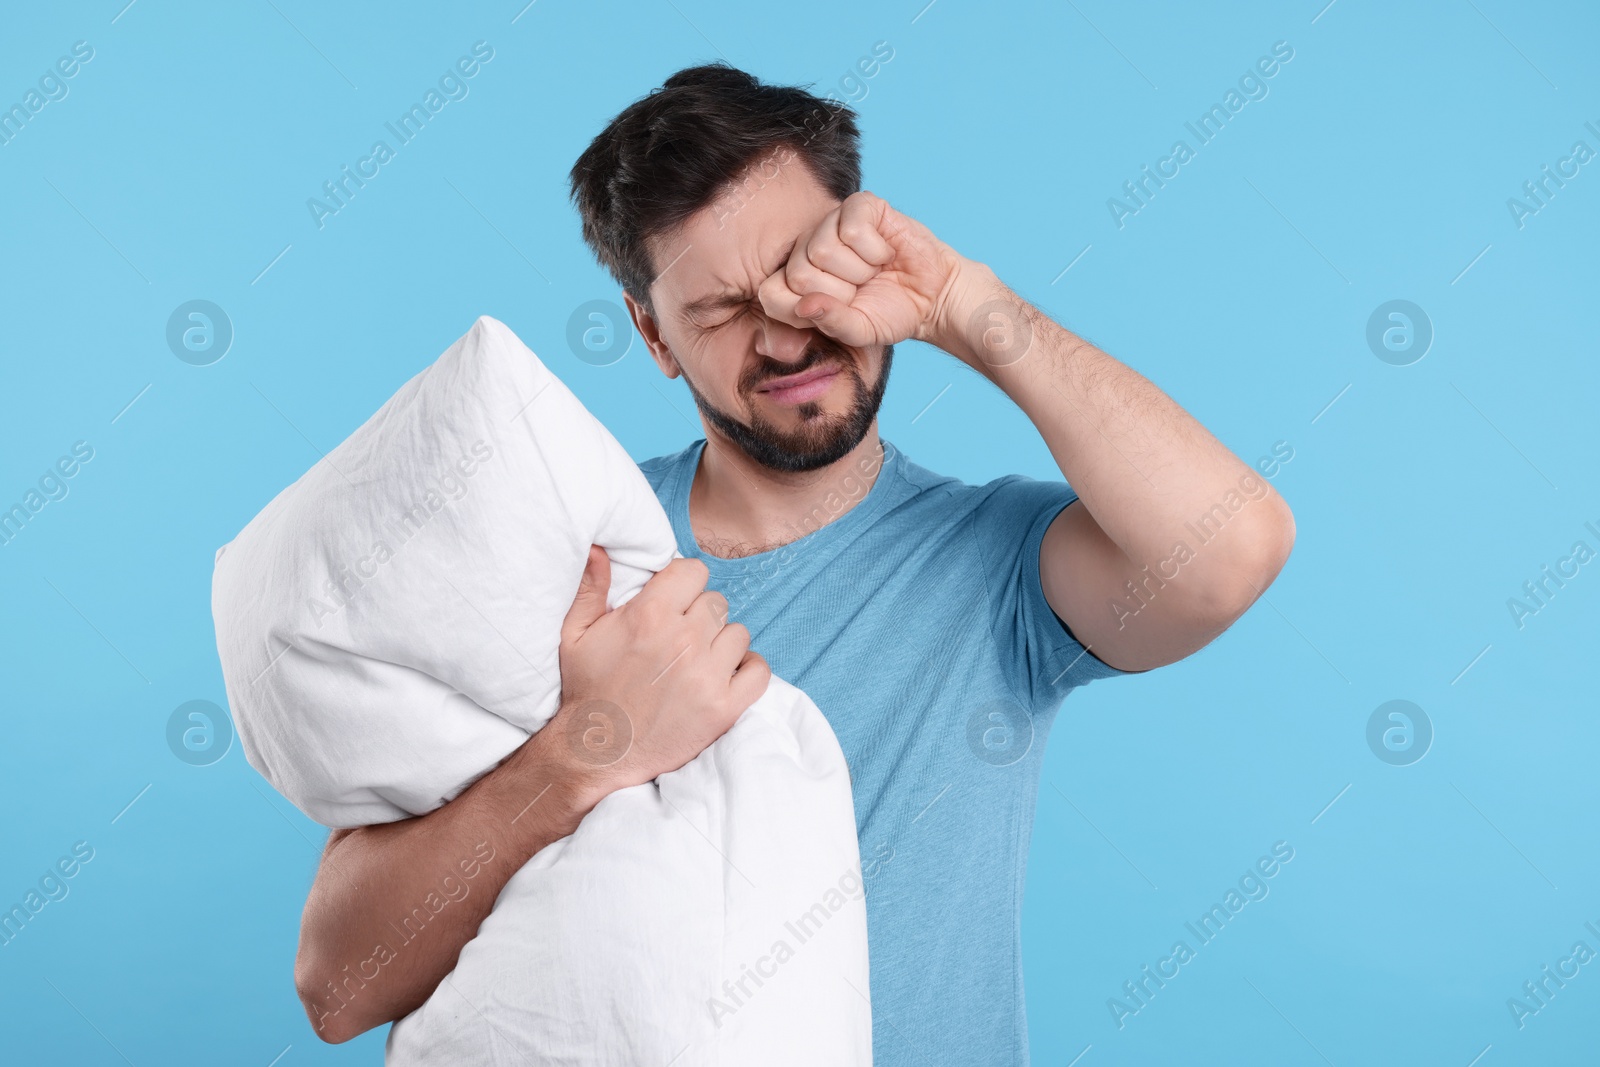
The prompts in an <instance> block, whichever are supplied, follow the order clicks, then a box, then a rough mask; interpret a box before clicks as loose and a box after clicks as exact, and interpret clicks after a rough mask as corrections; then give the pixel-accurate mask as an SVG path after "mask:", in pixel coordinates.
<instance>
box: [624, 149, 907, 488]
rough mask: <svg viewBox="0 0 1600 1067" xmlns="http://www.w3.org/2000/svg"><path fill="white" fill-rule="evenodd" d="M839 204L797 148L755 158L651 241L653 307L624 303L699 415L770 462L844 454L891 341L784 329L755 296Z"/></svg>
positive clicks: (872, 399)
mask: <svg viewBox="0 0 1600 1067" xmlns="http://www.w3.org/2000/svg"><path fill="white" fill-rule="evenodd" d="M838 206H839V201H837V200H835V199H834V198H833V197H832V196H830V195H829V194H828V192H827V190H826V189H824V188H823V187H822V185H821V184H820V183H819V182H818V181H817V180H816V179H815V178H814V177H812V175H811V172H810V170H809V169H808V168H807V167H806V166H805V164H804V163H802V162H801V161H800V158H799V156H798V155H796V154H794V153H792V152H790V151H789V150H787V149H779V150H778V151H777V152H776V153H773V154H770V155H767V156H764V157H762V158H760V159H758V160H757V162H756V163H755V164H753V165H752V166H751V167H750V169H749V170H747V171H746V173H745V174H743V175H740V177H739V178H738V179H737V180H736V181H734V182H733V183H731V184H730V185H729V187H728V189H727V190H726V191H725V193H724V195H722V196H721V197H719V198H718V199H716V200H714V201H713V202H712V203H711V204H710V205H709V206H707V207H706V208H704V209H702V210H701V211H700V212H699V213H697V214H696V215H694V216H692V217H691V218H690V219H689V220H688V221H687V222H686V223H684V224H683V226H681V227H679V228H678V229H677V230H676V231H674V232H672V233H669V234H664V235H662V236H660V237H658V238H656V239H654V240H652V241H651V244H650V247H651V253H652V256H653V258H654V262H655V265H656V269H657V278H656V281H655V283H654V284H653V285H652V286H651V288H650V295H651V299H652V303H653V304H654V306H655V314H654V315H653V316H651V315H647V314H645V313H644V312H643V311H642V309H640V308H638V307H637V306H635V308H634V314H635V321H636V322H638V324H639V328H640V332H641V334H642V335H643V336H644V338H645V340H646V341H647V342H649V344H650V350H651V355H652V356H653V357H654V358H655V360H656V362H657V364H658V365H660V367H661V369H662V370H663V371H664V372H665V373H666V374H667V376H668V377H676V376H677V375H678V374H679V373H682V375H683V378H684V382H685V383H686V384H687V385H688V387H689V392H690V394H691V395H692V396H693V397H694V400H695V404H696V405H697V406H698V407H699V408H700V411H701V414H702V415H703V416H704V418H705V420H706V422H707V423H708V424H709V425H710V426H711V427H714V428H715V429H716V430H717V431H719V432H720V433H722V434H723V435H725V436H726V437H727V438H729V439H730V440H731V441H732V442H733V443H734V444H735V445H737V446H738V447H739V448H740V449H742V450H743V451H744V452H745V453H746V454H747V455H748V456H749V457H750V458H751V459H753V460H755V461H756V462H757V463H760V464H762V465H763V466H766V467H769V468H771V469H773V470H780V471H808V470H816V469H818V468H820V467H825V466H827V465H828V464H830V463H833V462H835V461H836V460H838V459H840V458H842V457H844V456H846V455H848V454H849V452H850V450H851V449H853V448H855V446H856V445H858V444H860V443H861V440H862V438H864V437H865V436H866V434H867V431H868V430H869V429H871V428H872V425H873V422H874V420H875V419H876V418H877V414H878V407H879V405H880V404H881V403H882V401H883V392H884V388H885V387H886V386H887V384H888V381H889V367H890V364H891V362H892V360H893V352H894V349H893V346H892V345H891V346H876V347H874V348H871V349H855V348H850V347H848V346H846V345H842V344H840V343H839V342H837V341H835V340H833V339H832V338H830V337H828V336H827V335H825V334H823V333H821V332H820V331H818V330H815V329H800V328H797V327H794V326H789V325H787V324H785V323H782V322H779V321H777V320H776V319H773V318H769V317H768V316H767V315H766V314H765V313H763V311H762V309H761V301H760V299H759V298H758V297H757V295H756V294H757V291H758V290H759V288H760V286H761V283H762V281H764V280H765V279H766V277H767V276H768V275H770V274H772V273H773V272H774V271H776V270H778V269H779V268H780V267H782V266H783V264H784V261H785V260H787V259H788V257H789V253H790V251H791V250H792V249H793V248H794V246H795V242H796V240H797V239H802V238H804V236H805V235H807V234H809V233H810V232H811V230H812V229H814V228H815V227H816V226H817V224H818V223H820V222H821V221H822V220H823V218H824V216H826V215H827V214H828V212H830V211H832V210H833V209H834V208H836V207H838ZM629 303H630V304H632V300H631V299H630V301H629Z"/></svg>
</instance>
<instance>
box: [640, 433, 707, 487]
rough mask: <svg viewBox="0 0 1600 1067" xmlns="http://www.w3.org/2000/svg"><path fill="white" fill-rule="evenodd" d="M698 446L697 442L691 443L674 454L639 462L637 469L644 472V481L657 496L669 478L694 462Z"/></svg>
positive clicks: (670, 453)
mask: <svg viewBox="0 0 1600 1067" xmlns="http://www.w3.org/2000/svg"><path fill="white" fill-rule="evenodd" d="M699 446H700V442H699V441H691V442H689V443H688V444H687V445H684V446H683V447H682V448H681V449H679V450H678V451H676V452H669V453H667V454H666V455H664V456H654V457H652V458H650V459H646V460H641V461H640V462H639V469H640V470H641V471H643V472H644V476H645V480H646V481H648V482H649V483H650V488H651V489H653V490H655V491H656V493H658V494H659V493H660V492H661V488H662V486H663V485H665V484H666V482H667V481H668V480H669V479H670V478H672V477H673V476H674V475H675V474H677V473H678V472H679V471H682V470H683V469H684V468H685V467H686V466H688V465H689V464H690V463H692V462H694V458H695V456H697V455H698V454H699Z"/></svg>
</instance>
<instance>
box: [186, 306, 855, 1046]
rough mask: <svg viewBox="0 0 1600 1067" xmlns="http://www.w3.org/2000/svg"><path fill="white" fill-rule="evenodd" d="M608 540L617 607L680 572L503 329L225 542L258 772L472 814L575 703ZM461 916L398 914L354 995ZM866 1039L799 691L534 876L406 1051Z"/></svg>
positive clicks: (534, 865) (667, 531)
mask: <svg viewBox="0 0 1600 1067" xmlns="http://www.w3.org/2000/svg"><path fill="white" fill-rule="evenodd" d="M590 544H599V545H601V546H602V547H604V548H605V549H606V551H607V553H608V554H609V555H610V557H611V564H612V581H611V589H610V595H609V597H608V604H609V606H610V607H613V608H614V607H616V606H618V605H620V604H622V603H625V602H626V601H627V600H629V599H631V598H632V597H633V596H634V595H636V594H637V593H638V591H639V589H640V588H641V587H642V586H643V584H644V582H645V581H646V580H647V579H648V577H649V576H650V575H651V574H652V573H654V572H655V571H657V570H659V569H660V568H661V567H663V566H665V564H666V563H667V562H668V561H669V560H670V559H672V558H673V557H674V556H675V555H677V552H676V546H675V543H674V539H673V534H672V530H671V525H670V523H669V522H668V520H667V517H666V514H665V513H664V512H663V511H662V509H661V506H660V503H659V502H658V501H657V499H656V497H655V494H654V492H653V491H652V490H651V489H650V486H649V483H648V482H647V481H646V480H645V478H644V474H643V472H641V471H640V470H639V468H638V466H637V465H636V464H635V463H634V462H633V461H632V460H631V459H630V458H629V457H628V455H627V453H626V452H625V451H624V450H623V449H622V447H621V445H620V444H619V443H618V442H617V441H616V440H615V438H613V437H612V436H611V435H610V433H608V432H607V431H606V429H605V427H603V426H602V425H601V424H600V423H599V422H598V421H597V420H596V419H595V418H594V417H593V416H591V415H590V414H589V413H588V411H586V410H585V409H584V407H583V405H582V404H581V403H579V401H578V400H577V398H576V397H575V396H573V394H572V393H571V392H570V391H569V390H568V389H567V388H566V386H565V385H563V384H562V382H561V381H560V380H559V379H558V378H556V377H555V376H554V375H553V374H552V373H551V372H550V371H549V369H548V368H546V367H545V366H544V365H543V364H542V363H541V362H540V361H539V359H538V357H536V356H535V355H534V354H533V353H532V352H531V351H529V350H528V349H527V347H526V346H524V345H523V344H522V343H521V342H520V341H519V340H518V339H517V337H516V336H515V335H514V334H513V333H512V332H511V331H510V330H509V329H508V328H507V327H506V326H505V325H503V324H502V323H500V322H497V321H496V320H494V319H492V318H488V317H483V318H480V319H479V320H478V321H477V322H476V323H474V324H473V327H472V329H471V330H470V331H468V333H467V334H466V335H465V336H464V337H462V338H461V339H460V340H458V341H457V342H456V343H455V344H453V345H452V346H451V347H450V348H449V349H448V350H447V351H446V352H445V353H444V355H443V356H441V357H440V358H439V360H438V361H437V362H435V363H434V364H433V365H432V366H430V367H428V368H427V369H426V370H424V371H422V372H421V373H420V374H418V375H417V376H416V377H414V378H413V379H411V380H410V381H409V382H407V383H406V384H405V385H404V386H403V387H402V388H401V389H400V391H399V392H397V393H396V394H395V395H394V396H393V397H391V398H390V399H389V401H388V402H386V403H385V404H384V405H383V407H382V408H380V409H379V410H378V412H377V413H376V414H374V415H373V416H372V418H370V419H369V420H368V421H367V422H366V423H365V424H364V425H362V426H361V427H360V428H359V429H357V430H356V431H355V432H354V433H353V434H351V435H350V437H349V438H348V439H347V440H345V441H344V442H343V443H342V444H340V445H339V446H338V447H337V448H335V449H334V450H333V451H331V452H330V453H328V455H327V456H326V457H325V458H324V459H323V460H322V461H321V462H319V463H317V464H316V465H315V466H314V467H312V469H311V470H310V471H308V472H307V473H306V474H305V475H303V476H302V477H301V478H300V479H299V480H297V481H296V482H295V483H294V484H293V485H291V486H290V487H289V488H287V489H285V490H284V491H283V492H282V493H280V494H278V496H277V497H276V498H274V499H273V500H272V502H271V503H270V504H268V505H267V507H266V508H265V509H263V511H262V512H261V513H260V514H259V515H257V516H256V517H255V518H254V519H253V520H251V522H250V523H249V524H248V525H247V526H246V527H245V528H244V530H243V531H242V532H241V533H240V534H239V535H238V536H237V537H236V538H235V539H234V540H233V541H231V542H230V543H229V544H227V545H225V546H223V548H221V549H219V550H218V552H217V556H216V567H215V574H214V578H213V587H212V610H213V616H214V619H215V623H216V631H217V647H218V652H219V655H220V657H221V661H222V667H223V676H224V681H225V684H226V688H227V693H228V699H229V702H230V704H231V706H232V711H233V716H234V719H235V721H236V723H237V728H238V732H239V738H240V742H241V746H242V747H243V749H244V753H245V756H246V758H247V759H248V760H249V762H250V764H251V766H253V767H255V768H256V769H257V770H258V771H259V772H260V773H261V774H262V775H263V776H264V777H265V778H266V779H267V780H268V781H269V782H271V783H272V785H273V786H274V787H275V788H276V789H278V790H279V792H281V793H282V794H283V795H284V796H285V797H287V798H288V799H289V800H290V801H291V802H292V803H294V804H295V806H296V807H298V808H300V810H301V811H303V812H305V813H306V814H307V815H309V816H310V817H311V818H313V819H315V820H317V821H318V822H321V823H323V824H325V825H327V826H332V827H348V826H360V825H368V824H372V823H380V822H389V821H393V820H396V819H402V818H407V817H410V816H414V815H422V814H425V813H427V812H429V811H432V810H434V809H435V808H437V807H439V806H440V805H441V804H444V803H446V802H448V801H449V800H450V799H452V798H454V797H455V796H456V795H458V794H459V793H460V792H461V791H462V790H463V789H465V788H466V787H467V786H468V785H470V784H471V783H472V782H473V781H475V780H476V779H477V778H478V777H480V776H482V775H483V774H485V773H487V772H488V771H489V770H491V769H492V768H494V767H495V766H496V765H497V764H498V763H499V762H500V761H501V760H503V759H504V758H505V757H506V756H507V755H509V754H510V753H511V752H512V751H513V750H514V749H516V748H517V747H518V746H519V745H520V744H522V742H523V741H525V740H526V739H527V738H528V736H529V735H530V734H532V733H533V732H534V731H536V730H538V729H539V728H540V727H542V726H544V725H545V723H546V722H548V721H549V719H550V718H551V716H553V715H554V714H555V711H556V709H557V707H558V705H559V702H560V665H559V658H558V651H559V645H560V627H561V622H562V620H563V619H564V617H565V616H566V613H567V610H568V609H569V608H570V606H571V603H572V599H573V596H574V595H575V593H576V591H577V587H578V582H579V580H580V578H581V575H582V572H583V567H584V561H585V558H586V556H587V553H588V548H589V545H590ZM440 860H441V866H442V867H447V866H448V865H449V864H451V863H453V862H455V861H457V860H460V861H462V862H463V866H462V868H461V869H462V870H463V871H465V870H467V869H468V867H467V866H466V865H465V864H467V863H470V860H471V857H440ZM456 884H457V885H458V886H461V887H462V889H461V890H460V891H462V892H470V891H472V890H471V886H470V882H461V881H460V880H456ZM450 899H451V897H450V895H449V893H448V891H447V892H446V894H445V895H444V896H439V895H434V896H432V897H431V898H430V900H429V901H427V902H418V905H419V906H418V907H417V908H415V909H413V910H412V912H411V913H410V914H409V915H407V916H397V917H396V920H395V922H394V923H392V924H391V926H392V927H393V928H394V930H395V938H394V939H393V942H392V943H390V944H387V945H384V946H378V947H376V948H375V951H374V953H373V956H372V957H370V958H369V959H366V960H360V961H352V962H351V967H350V969H349V971H347V972H346V973H347V974H351V975H352V976H353V981H347V982H346V983H345V985H344V993H343V995H344V996H346V997H354V996H359V995H360V988H361V976H363V975H364V976H365V977H367V978H369V979H370V978H372V977H375V975H376V974H377V973H378V972H377V971H376V970H374V969H373V968H381V967H382V966H383V965H384V964H385V963H387V962H389V961H390V960H392V959H393V958H395V957H397V956H398V955H400V954H401V953H403V952H404V950H405V948H404V943H405V941H406V940H408V937H407V934H408V933H413V931H414V929H415V928H416V926H417V925H418V924H421V923H425V922H426V921H428V918H429V917H430V915H432V914H437V913H438V911H440V910H442V908H443V907H445V906H448V905H449V902H450ZM408 923H409V925H408ZM413 936H414V933H413ZM379 949H386V950H387V951H379ZM870 1031H871V1015H870V1007H869V1004H868V1000H867V954H866V913H865V903H864V889H863V886H862V881H861V869H860V859H859V854H858V851H857V844H856V836H855V819H854V811H853V805H852V802H851V794H850V782H849V772H848V770H847V768H846V766H845V763H844V758H843V755H842V753H841V752H840V750H839V746H838V742H837V740H836V739H835V737H834V735H833V732H832V730H831V729H830V728H829V726H828V724H827V721H826V720H825V719H824V718H823V716H822V714H821V712H820V711H819V710H818V709H817V708H816V706H815V705H814V704H813V703H812V702H811V701H810V700H809V699H808V698H807V697H806V696H805V694H804V693H802V692H801V691H800V690H798V689H796V688H795V687H793V686H791V685H789V684H788V683H786V682H784V681H783V680H781V679H778V678H776V677H775V678H774V679H773V680H772V682H771V684H770V685H769V686H768V688H767V690H766V692H765V693H764V694H763V695H762V697H761V698H760V699H758V700H757V701H756V703H755V704H753V705H752V706H751V707H750V708H749V709H748V710H747V711H746V712H745V713H744V715H743V716H742V717H741V718H740V719H739V721H738V722H737V723H736V724H735V725H734V727H733V728H732V729H730V730H729V731H728V733H727V734H725V735H724V736H723V737H722V738H721V739H719V740H718V741H717V742H715V743H713V744H712V745H711V746H710V747H709V748H708V749H707V750H706V751H705V752H704V753H702V754H701V755H700V756H699V757H697V758H696V759H695V760H693V761H691V762H690V763H689V764H687V765H686V766H684V767H683V768H681V769H679V770H678V771H674V772H672V773H671V774H667V775H663V776H661V777H660V778H659V779H657V781H655V782H653V783H646V784H644V785H641V786H636V787H633V788H631V789H624V790H620V791H618V792H616V793H613V794H611V795H610V796H608V797H607V798H605V799H604V800H603V801H601V803H600V804H599V805H598V806H596V808H595V809H594V810H593V811H592V812H590V814H589V815H588V816H586V817H585V819H584V820H583V822H582V823H581V825H580V826H579V828H578V830H577V831H576V832H575V833H574V834H572V835H571V836H569V837H567V838H563V839H562V840H560V841H558V842H556V843H554V844H552V845H550V846H549V847H547V848H545V849H544V850H543V851H541V852H540V853H539V854H538V855H536V856H535V857H534V858H533V859H532V860H531V861H530V862H529V863H528V864H527V865H525V866H524V867H523V869H522V870H521V871H519V872H518V874H517V875H515V876H514V877H513V878H512V879H511V881H510V882H509V883H508V884H507V885H506V887H505V889H504V891H503V892H502V893H501V895H500V897H499V898H498V900H497V901H496V904H495V907H494V911H493V912H492V913H491V915H490V916H489V918H488V919H487V920H486V921H485V922H484V923H483V925H482V926H481V928H480V929H479V932H478V935H477V937H476V938H475V939H474V940H473V941H472V942H470V943H469V944H468V945H467V947H466V949H465V950H464V951H463V953H462V955H461V958H460V960H459V962H458V964H457V967H456V969H455V971H453V972H452V973H451V975H450V976H449V977H448V978H447V979H446V980H445V981H444V982H443V983H442V984H441V985H440V987H439V989H438V990H437V991H435V993H434V994H433V996H432V997H431V998H430V999H429V1000H428V1001H427V1003H425V1004H424V1005H423V1006H422V1007H421V1008H419V1009H418V1010H417V1011H416V1012H414V1013H413V1014H412V1015H410V1016H408V1017H406V1018H405V1019H403V1020H401V1021H400V1022H399V1023H397V1024H396V1025H395V1027H394V1028H393V1030H392V1031H391V1034H390V1039H389V1055H388V1060H389V1062H390V1063H402V1064H410V1063H424V1062H428V1063H452V1064H457V1063H501V1062H506V1063H513V1062H517V1063H520V1062H526V1061H528V1060H530V1059H531V1060H533V1061H536V1062H541V1063H545V1062H548V1063H563V1064H566V1063H571V1064H579V1063H582V1064H599V1063H618V1064H622V1063H627V1064H633V1063H649V1062H654V1063H661V1064H665V1063H668V1062H673V1063H675V1064H678V1065H680V1067H682V1065H687V1064H695V1063H705V1064H712V1063H728V1064H743V1063H755V1062H762V1063H795V1064H800V1063H867V1062H869V1061H870V1055H871V1052H870V1050H871V1032H870ZM674 1057H677V1059H674Z"/></svg>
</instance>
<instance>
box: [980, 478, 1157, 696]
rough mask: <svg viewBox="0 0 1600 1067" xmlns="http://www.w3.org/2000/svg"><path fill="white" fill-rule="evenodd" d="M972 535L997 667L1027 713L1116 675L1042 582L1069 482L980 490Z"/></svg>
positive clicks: (1014, 482) (1011, 483) (1021, 482)
mask: <svg viewBox="0 0 1600 1067" xmlns="http://www.w3.org/2000/svg"><path fill="white" fill-rule="evenodd" d="M980 491H981V492H984V493H985V494H986V495H985V496H983V498H982V499H981V500H980V501H979V503H978V506H977V508H976V509H974V511H973V517H972V518H973V522H972V529H973V534H974V536H975V537H976V538H977V540H978V554H979V557H980V558H981V559H982V560H983V580H984V585H985V588H986V589H987V591H988V607H989V613H990V624H991V627H992V629H993V633H994V640H995V645H996V649H997V652H998V654H999V657H1000V666H1001V669H1002V670H1004V671H1005V672H1006V674H1007V678H1008V680H1009V681H1010V684H1011V687H1012V690H1013V691H1014V692H1015V693H1016V695H1017V698H1018V699H1019V700H1021V701H1022V702H1023V704H1024V706H1025V707H1027V708H1028V710H1029V711H1030V712H1043V711H1051V710H1054V709H1055V708H1056V707H1057V706H1059V705H1060V703H1061V700H1062V698H1063V697H1065V696H1066V695H1067V693H1068V692H1069V691H1070V690H1072V689H1074V688H1076V687H1078V686H1080V685H1087V684H1088V683H1089V682H1092V681H1094V680H1095V679H1096V678H1111V677H1114V676H1116V675H1120V674H1129V673H1132V672H1130V671H1122V670H1118V669H1117V668H1116V667H1113V666H1111V665H1110V664H1108V663H1104V662H1102V661H1101V660H1099V659H1097V658H1096V657H1095V655H1094V653H1092V652H1089V651H1088V650H1086V649H1085V648H1084V647H1083V645H1082V644H1080V643H1079V642H1078V640H1077V639H1076V638H1075V637H1074V636H1073V635H1072V632H1071V631H1070V630H1068V629H1067V625H1066V623H1064V622H1062V621H1061V619H1060V618H1058V617H1057V616H1056V613H1055V612H1054V611H1053V610H1052V609H1051V607H1050V603H1049V601H1047V600H1045V597H1044V586H1043V585H1042V584H1041V583H1040V580H1039V546H1040V544H1041V543H1042V542H1043V541H1044V533H1045V530H1046V529H1048V528H1049V526H1050V523H1051V522H1052V521H1054V519H1055V517H1056V516H1057V515H1059V514H1060V513H1061V512H1062V510H1063V509H1065V508H1066V507H1067V505H1068V504H1071V503H1072V502H1073V501H1074V500H1076V499H1078V494H1077V493H1076V492H1074V491H1073V489H1072V487H1071V486H1069V485H1067V483H1066V482H1059V481H1043V482H1041V481H1037V480H1035V479H1033V478H1027V477H1023V476H1021V475H1011V476H1009V477H1006V478H1001V479H998V480H996V481H993V482H990V483H989V484H988V485H985V486H983V487H982V489H981V490H980Z"/></svg>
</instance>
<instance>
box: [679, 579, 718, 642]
mask: <svg viewBox="0 0 1600 1067" xmlns="http://www.w3.org/2000/svg"><path fill="white" fill-rule="evenodd" d="M685 614H686V615H688V616H689V618H691V619H695V620H697V621H698V622H700V624H701V625H702V626H703V627H704V630H705V635H706V639H707V640H710V639H711V638H713V637H715V636H716V635H717V633H718V631H720V630H722V629H723V628H724V627H726V626H727V624H728V598H727V597H725V596H723V595H722V594H721V593H719V592H717V591H716V590H715V589H707V590H706V591H705V592H703V593H701V594H700V595H699V596H697V597H695V598H694V603H693V604H691V605H689V610H688V611H687V612H685Z"/></svg>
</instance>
